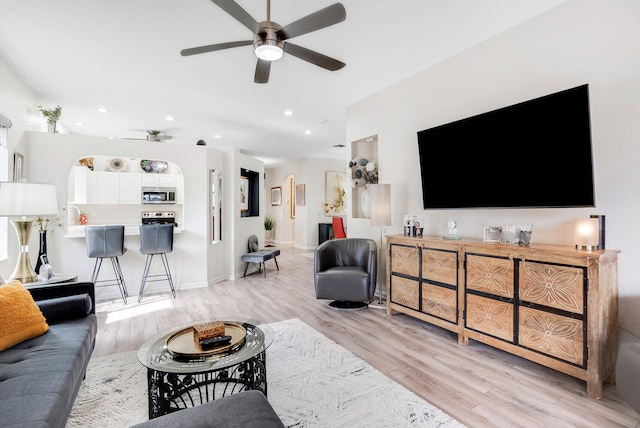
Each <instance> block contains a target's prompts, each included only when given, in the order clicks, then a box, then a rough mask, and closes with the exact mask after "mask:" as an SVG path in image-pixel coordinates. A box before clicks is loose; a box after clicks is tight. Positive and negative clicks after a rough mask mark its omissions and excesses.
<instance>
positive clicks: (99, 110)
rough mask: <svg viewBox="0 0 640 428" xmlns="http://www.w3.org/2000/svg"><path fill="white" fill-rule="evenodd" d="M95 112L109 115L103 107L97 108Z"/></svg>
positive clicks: (107, 110)
mask: <svg viewBox="0 0 640 428" xmlns="http://www.w3.org/2000/svg"><path fill="white" fill-rule="evenodd" d="M96 110H97V111H98V113H109V109H108V108H105V107H98V108H97V109H96Z"/></svg>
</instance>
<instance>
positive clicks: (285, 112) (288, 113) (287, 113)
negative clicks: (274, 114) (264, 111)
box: [284, 110, 293, 116]
mask: <svg viewBox="0 0 640 428" xmlns="http://www.w3.org/2000/svg"><path fill="white" fill-rule="evenodd" d="M284 115H285V116H293V112H292V111H291V110H285V111H284Z"/></svg>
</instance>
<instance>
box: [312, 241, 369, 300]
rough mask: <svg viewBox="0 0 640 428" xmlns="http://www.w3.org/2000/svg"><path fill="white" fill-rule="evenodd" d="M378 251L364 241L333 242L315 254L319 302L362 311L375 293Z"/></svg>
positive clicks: (323, 245)
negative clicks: (322, 300)
mask: <svg viewBox="0 0 640 428" xmlns="http://www.w3.org/2000/svg"><path fill="white" fill-rule="evenodd" d="M377 260H378V258H377V247H376V243H375V241H373V240H372V239H364V238H344V239H332V240H329V241H325V242H323V243H322V244H321V245H320V246H319V247H318V248H317V249H316V250H315V254H314V282H315V287H316V298H317V299H329V300H333V301H332V302H331V303H329V305H330V306H331V307H333V308H335V309H362V308H365V307H366V306H367V305H368V303H369V302H370V301H371V300H372V299H373V297H374V294H375V291H376V272H377Z"/></svg>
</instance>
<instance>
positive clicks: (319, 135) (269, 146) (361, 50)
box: [0, 0, 565, 166]
mask: <svg viewBox="0 0 640 428" xmlns="http://www.w3.org/2000/svg"><path fill="white" fill-rule="evenodd" d="M564 1H565V0H446V1H445V0H396V1H388V0H367V1H364V0H343V1H342V3H343V4H344V6H345V8H346V11H347V18H346V20H345V21H344V22H342V23H339V24H336V25H333V26H330V27H327V28H324V29H322V30H318V31H316V32H313V33H310V34H306V35H303V36H300V37H296V38H294V39H291V42H293V43H295V44H298V45H301V46H304V47H306V48H309V49H313V50H316V51H318V52H320V53H323V54H325V55H328V56H330V57H333V58H336V59H338V60H340V61H343V62H345V63H346V64H347V66H346V67H344V68H343V69H341V70H339V71H336V72H330V71H326V70H324V69H322V68H319V67H316V66H314V65H311V64H309V63H307V62H304V61H302V60H300V59H298V58H295V57H293V56H287V54H285V56H284V57H283V58H282V59H281V60H279V61H277V62H275V63H274V64H273V65H272V67H271V77H270V80H269V83H268V84H266V85H260V84H256V83H254V82H253V73H254V70H255V65H256V57H255V55H254V53H253V49H252V47H251V46H245V47H238V48H233V49H229V50H224V51H218V52H211V53H206V54H201V55H195V56H190V57H182V56H181V55H180V54H179V52H180V50H182V49H185V48H190V47H194V46H201V45H207V44H213V43H222V42H229V41H237V40H249V39H251V38H252V34H251V32H250V31H249V30H248V29H247V28H246V27H244V26H243V25H242V24H240V23H239V22H237V21H236V20H235V19H234V18H232V17H231V16H229V15H228V14H226V13H225V12H224V11H223V10H222V9H220V8H219V7H218V6H216V5H215V4H214V3H212V2H211V1H209V0H181V1H178V0H90V1H89V0H56V1H51V0H26V1H25V0H0V56H1V57H2V58H3V59H4V60H5V61H6V62H7V63H8V64H9V66H10V67H11V68H12V69H13V70H14V71H15V72H16V73H17V74H18V75H19V76H20V77H21V78H22V80H23V81H24V82H25V83H26V84H27V85H29V86H30V87H31V88H32V89H33V91H34V92H35V93H36V95H38V96H39V97H40V98H41V99H42V100H43V103H44V104H45V105H46V106H48V107H55V105H58V104H59V105H61V106H62V117H61V120H60V122H61V124H62V126H63V127H64V129H66V130H67V131H68V132H70V133H73V134H81V135H95V136H103V137H116V138H122V137H134V138H144V137H145V135H146V133H145V130H146V129H159V130H162V131H164V132H166V133H167V134H169V135H171V136H173V138H172V139H171V140H169V142H166V143H159V144H173V143H177V144H195V143H196V141H197V140H200V139H203V140H205V141H206V142H207V144H208V145H209V146H210V147H216V148H220V149H222V150H240V151H242V152H243V153H246V154H248V155H251V156H254V157H257V158H260V159H263V160H264V161H265V164H266V165H267V166H273V165H275V164H277V163H279V162H282V161H283V160H286V159H295V158H299V157H304V156H312V157H327V158H346V157H347V154H346V151H345V150H346V149H344V148H342V149H340V148H334V147H333V146H334V145H336V144H345V143H346V141H345V108H346V106H348V105H350V104H352V103H354V102H356V101H358V100H360V99H362V98H364V97H367V96H368V95H371V94H373V93H375V92H377V91H379V90H381V89H383V88H385V87H387V86H389V85H391V84H393V83H395V82H398V81H400V80H402V79H404V78H406V77H409V76H411V75H412V74H415V73H416V72H418V71H420V70H423V69H425V68H428V67H430V66H432V65H434V64H436V63H438V62H441V61H443V60H445V59H447V58H449V57H451V56H453V55H455V54H456V53H458V52H461V51H464V50H466V49H468V48H469V47H471V46H473V45H475V44H478V43H480V42H482V41H483V40H486V39H487V38H490V37H493V36H495V35H497V34H499V33H501V32H503V31H505V30H507V29H509V28H511V27H514V26H516V25H518V24H520V23H522V22H523V21H526V20H527V19H530V18H532V17H533V16H535V15H537V14H540V13H542V12H544V11H545V10H548V9H550V8H552V7H555V6H557V5H558V4H560V3H563V2H564ZM237 2H238V3H239V4H240V6H241V7H242V8H244V9H245V10H246V11H247V12H248V13H249V14H250V15H251V16H253V17H254V18H255V19H256V20H257V21H263V20H265V19H266V0H237ZM334 2H335V1H332V0H306V1H300V0H273V1H272V2H271V19H272V20H273V21H275V22H277V23H279V24H280V25H283V26H284V25H286V24H288V23H290V22H293V21H295V20H297V19H299V18H301V17H303V16H306V15H308V14H310V13H313V12H315V11H316V10H318V9H321V8H324V7H326V6H328V5H330V4H332V3H334ZM34 107H35V106H34ZM97 107H106V108H108V109H109V113H106V114H105V113H98V112H97V111H96V108H97ZM286 109H291V110H292V111H293V116H291V117H285V116H284V114H283V112H284V111H285V110H286ZM167 115H171V116H173V117H174V120H173V121H172V122H168V121H165V119H164V118H165V116H167ZM77 122H81V123H82V124H84V126H79V125H77V124H76V123H77ZM305 130H310V131H311V134H310V135H305V134H304V131H305ZM216 134H218V135H220V136H221V138H219V139H216V138H215V136H216ZM363 137H364V136H363ZM132 144H135V142H134V141H132Z"/></svg>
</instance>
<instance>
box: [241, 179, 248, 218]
mask: <svg viewBox="0 0 640 428" xmlns="http://www.w3.org/2000/svg"><path fill="white" fill-rule="evenodd" d="M246 211H249V179H248V178H247V177H240V212H246Z"/></svg>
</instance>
